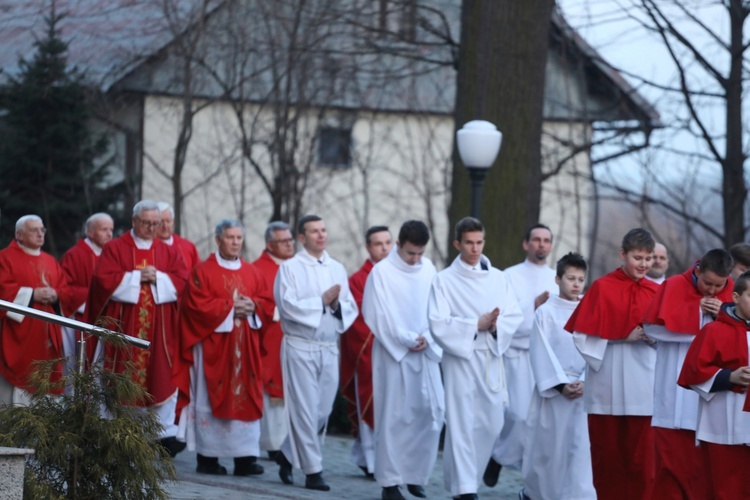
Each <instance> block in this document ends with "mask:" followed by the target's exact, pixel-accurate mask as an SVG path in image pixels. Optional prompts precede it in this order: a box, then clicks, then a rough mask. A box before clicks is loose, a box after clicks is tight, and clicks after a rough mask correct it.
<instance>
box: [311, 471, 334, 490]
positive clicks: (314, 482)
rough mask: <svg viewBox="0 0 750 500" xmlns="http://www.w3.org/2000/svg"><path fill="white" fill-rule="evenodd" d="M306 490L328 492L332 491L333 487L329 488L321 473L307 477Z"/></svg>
mask: <svg viewBox="0 0 750 500" xmlns="http://www.w3.org/2000/svg"><path fill="white" fill-rule="evenodd" d="M305 488H307V489H308V490H318V491H328V490H330V489H331V487H330V486H328V483H326V480H325V479H323V476H322V475H321V473H320V472H316V473H314V474H308V475H307V477H306V478H305Z"/></svg>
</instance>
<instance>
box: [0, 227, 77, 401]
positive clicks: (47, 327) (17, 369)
mask: <svg viewBox="0 0 750 500" xmlns="http://www.w3.org/2000/svg"><path fill="white" fill-rule="evenodd" d="M45 286H50V287H52V288H54V289H55V291H56V292H57V296H58V299H59V300H60V302H61V303H65V302H67V301H68V300H69V299H68V296H69V292H68V290H67V285H66V283H65V278H64V275H63V272H62V269H60V266H59V265H58V263H57V261H56V260H55V258H54V257H52V256H51V255H50V254H48V253H46V252H42V253H41V254H40V255H29V254H27V253H26V252H24V251H23V249H22V248H21V247H20V246H19V245H18V243H17V242H16V241H15V240H14V241H12V242H11V244H10V245H8V247H6V248H5V249H3V250H1V251H0V299H2V300H6V301H8V302H13V301H14V300H15V298H16V295H17V294H18V291H19V290H20V289H21V288H22V287H29V288H39V287H45ZM20 305H23V306H29V307H32V308H34V309H38V310H40V311H44V312H48V313H51V314H59V312H58V311H56V310H55V307H54V306H53V305H45V304H41V303H38V302H33V301H32V303H31V304H30V305H29V304H20ZM7 314H8V313H7V311H5V310H0V345H1V346H2V348H1V349H0V373H2V375H3V377H5V379H6V380H7V381H8V382H10V383H11V384H13V385H14V386H15V387H19V388H21V389H25V390H27V391H30V392H33V390H32V388H31V386H30V385H29V384H28V377H29V375H30V374H31V372H32V371H33V370H32V367H31V365H32V363H34V361H38V360H51V359H57V358H61V357H62V337H61V334H60V327H59V326H58V325H55V324H52V323H48V322H46V321H42V320H40V319H34V318H30V317H27V316H25V317H24V318H23V321H22V322H20V323H18V322H17V321H14V320H12V319H10V318H8V315H7ZM61 368H62V367H60V369H58V370H56V371H55V372H54V374H53V376H52V380H53V381H57V380H59V379H60V376H61V375H62V372H61ZM59 392H62V388H61V389H60V391H59Z"/></svg>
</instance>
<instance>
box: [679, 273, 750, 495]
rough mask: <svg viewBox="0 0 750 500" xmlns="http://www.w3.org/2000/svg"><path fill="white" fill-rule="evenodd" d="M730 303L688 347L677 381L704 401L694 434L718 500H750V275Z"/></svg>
mask: <svg viewBox="0 0 750 500" xmlns="http://www.w3.org/2000/svg"><path fill="white" fill-rule="evenodd" d="M732 300H733V301H734V303H727V304H724V305H723V306H722V307H721V311H720V312H719V316H718V318H717V319H716V321H714V322H712V323H709V324H708V325H706V326H705V327H703V328H702V329H701V331H700V333H699V334H698V336H697V337H696V338H695V340H694V341H693V343H692V344H691V345H690V349H689V350H688V352H687V356H686V357H685V363H684V364H683V366H682V371H681V372H680V378H679V379H678V381H677V383H679V384H680V385H681V386H682V387H684V388H686V389H688V388H690V389H693V390H694V391H696V392H697V393H698V395H699V396H700V401H699V405H698V428H697V430H696V432H695V434H696V437H697V438H698V440H700V443H701V446H705V447H706V453H707V458H708V461H707V465H708V473H709V480H710V482H711V484H710V488H711V492H712V493H713V498H715V499H716V500H724V499H726V500H730V499H731V500H735V499H738V498H750V479H748V470H750V446H748V445H750V413H747V412H743V411H742V405H743V403H744V401H745V394H744V393H745V392H746V391H747V387H748V384H749V383H750V366H748V345H750V339H749V338H748V331H749V330H750V326H748V325H749V323H750V322H749V321H748V320H750V272H744V273H743V274H741V275H740V277H739V278H737V281H736V283H735V284H734V293H732Z"/></svg>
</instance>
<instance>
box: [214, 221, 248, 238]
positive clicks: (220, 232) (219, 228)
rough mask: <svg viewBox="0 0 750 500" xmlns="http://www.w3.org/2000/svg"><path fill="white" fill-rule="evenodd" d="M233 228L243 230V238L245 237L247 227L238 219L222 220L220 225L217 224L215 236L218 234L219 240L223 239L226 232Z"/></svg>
mask: <svg viewBox="0 0 750 500" xmlns="http://www.w3.org/2000/svg"><path fill="white" fill-rule="evenodd" d="M232 227H239V228H242V236H243V237H244V236H245V225H244V224H243V223H242V222H240V221H239V220H237V219H221V220H220V221H219V223H218V224H216V229H215V230H214V234H216V237H217V238H221V235H223V234H224V231H226V230H227V229H229V228H232Z"/></svg>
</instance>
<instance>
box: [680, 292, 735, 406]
mask: <svg viewBox="0 0 750 500" xmlns="http://www.w3.org/2000/svg"><path fill="white" fill-rule="evenodd" d="M747 330H748V327H747V324H745V322H744V321H738V320H736V319H734V318H732V317H731V316H729V315H728V314H727V313H726V310H725V308H724V307H722V309H721V311H719V317H718V318H716V321H712V322H711V323H709V324H707V325H706V326H704V327H703V328H702V329H701V331H700V332H699V333H698V336H697V337H695V340H693V343H692V344H690V349H688V352H687V355H686V356H685V361H684V363H683V364H682V371H681V372H680V377H679V378H678V379H677V384H679V385H680V386H682V387H684V388H685V389H690V386H691V385H696V384H702V383H703V382H705V381H707V380H709V379H710V378H711V377H713V376H714V375H715V374H716V371H717V370H720V369H722V368H729V369H730V370H736V369H737V368H740V367H742V366H747V364H748V354H747V348H748V345H747ZM732 390H733V391H734V392H738V393H742V392H744V390H743V389H742V388H740V387H739V386H735V387H734V388H733V389H732Z"/></svg>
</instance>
